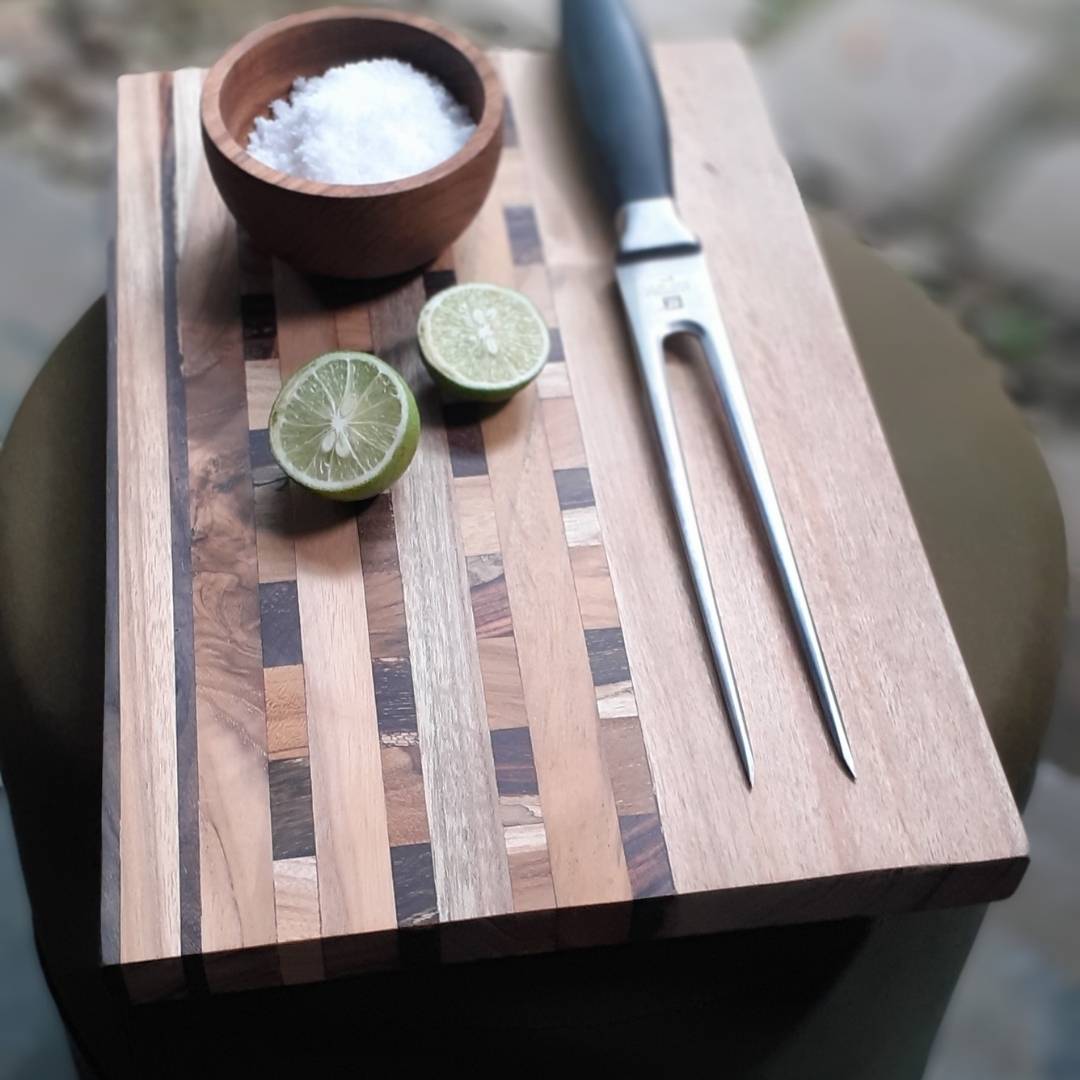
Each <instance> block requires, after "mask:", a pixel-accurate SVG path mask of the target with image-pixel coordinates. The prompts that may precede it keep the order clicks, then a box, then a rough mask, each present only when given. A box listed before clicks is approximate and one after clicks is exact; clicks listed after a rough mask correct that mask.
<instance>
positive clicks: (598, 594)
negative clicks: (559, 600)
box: [570, 546, 619, 630]
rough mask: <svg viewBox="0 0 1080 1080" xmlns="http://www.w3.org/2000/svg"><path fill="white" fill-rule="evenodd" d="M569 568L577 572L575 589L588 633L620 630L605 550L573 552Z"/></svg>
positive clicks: (588, 548) (600, 548) (576, 549)
mask: <svg viewBox="0 0 1080 1080" xmlns="http://www.w3.org/2000/svg"><path fill="white" fill-rule="evenodd" d="M570 565H571V566H572V567H573V568H574V588H575V589H576V590H577V596H578V608H579V609H580V611H581V622H582V625H583V626H584V627H585V629H586V630H599V629H603V628H604V627H608V626H618V625H619V609H618V608H617V607H616V606H615V590H614V588H613V587H612V585H611V574H610V573H609V571H608V564H607V556H606V555H605V554H604V549H603V548H602V547H599V546H595V547H575V548H571V549H570Z"/></svg>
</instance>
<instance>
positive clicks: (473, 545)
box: [452, 476, 499, 555]
mask: <svg viewBox="0 0 1080 1080" xmlns="http://www.w3.org/2000/svg"><path fill="white" fill-rule="evenodd" d="M452 484H453V489H454V512H455V514H456V516H457V519H458V525H459V527H460V529H461V542H462V545H463V550H464V552H465V554H466V555H490V554H493V553H494V552H496V551H498V550H499V533H498V530H497V529H496V527H495V504H494V503H493V502H492V501H491V481H490V480H489V479H488V478H487V476H455V477H454V478H453V481H452Z"/></svg>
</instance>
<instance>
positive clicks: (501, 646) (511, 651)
mask: <svg viewBox="0 0 1080 1080" xmlns="http://www.w3.org/2000/svg"><path fill="white" fill-rule="evenodd" d="M477 648H478V649H479V652H480V674H481V676H482V677H483V682H484V699H485V701H486V702H487V715H488V724H489V725H490V727H491V728H492V730H498V729H499V728H514V727H527V726H528V723H529V717H528V715H527V713H526V712H525V699H524V697H523V695H522V691H521V671H520V669H519V667H518V656H517V643H516V642H515V641H514V639H513V637H512V636H510V637H499V638H483V639H481V640H480V641H478V642H477Z"/></svg>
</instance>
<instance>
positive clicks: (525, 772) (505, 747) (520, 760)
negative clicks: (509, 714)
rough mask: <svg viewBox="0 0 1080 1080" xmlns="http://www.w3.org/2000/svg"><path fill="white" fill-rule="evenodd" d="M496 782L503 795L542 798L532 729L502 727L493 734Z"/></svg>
mask: <svg viewBox="0 0 1080 1080" xmlns="http://www.w3.org/2000/svg"><path fill="white" fill-rule="evenodd" d="M491 752H492V756H493V757H494V759H495V783H496V785H497V786H498V789H499V795H500V796H510V795H539V794H540V785H539V783H538V782H537V779H536V764H535V763H534V761H533V749H532V739H531V737H530V736H529V729H528V728H526V727H522V728H499V729H496V730H495V731H492V733H491Z"/></svg>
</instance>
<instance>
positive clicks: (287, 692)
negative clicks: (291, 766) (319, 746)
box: [263, 664, 307, 758]
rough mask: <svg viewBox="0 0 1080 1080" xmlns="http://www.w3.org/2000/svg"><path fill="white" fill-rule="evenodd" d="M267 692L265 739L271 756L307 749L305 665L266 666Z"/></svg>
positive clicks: (265, 680)
mask: <svg viewBox="0 0 1080 1080" xmlns="http://www.w3.org/2000/svg"><path fill="white" fill-rule="evenodd" d="M263 688H264V690H265V693H266V741H267V749H268V750H269V751H270V756H271V758H273V757H274V756H275V755H276V756H278V757H282V756H284V757H298V756H300V755H302V754H306V753H307V701H306V698H305V696H304V667H303V665H302V664H291V665H287V666H284V667H268V668H265V669H264V670H263Z"/></svg>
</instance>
